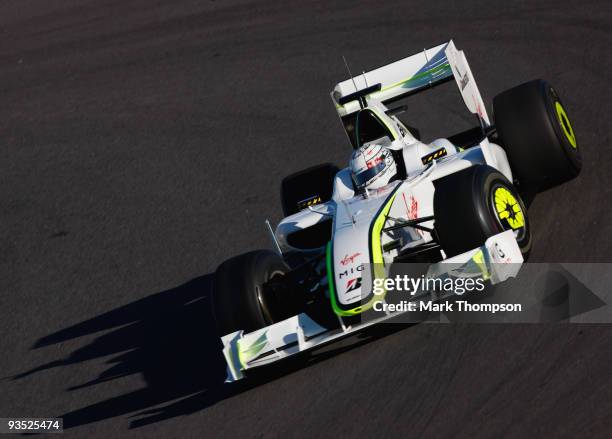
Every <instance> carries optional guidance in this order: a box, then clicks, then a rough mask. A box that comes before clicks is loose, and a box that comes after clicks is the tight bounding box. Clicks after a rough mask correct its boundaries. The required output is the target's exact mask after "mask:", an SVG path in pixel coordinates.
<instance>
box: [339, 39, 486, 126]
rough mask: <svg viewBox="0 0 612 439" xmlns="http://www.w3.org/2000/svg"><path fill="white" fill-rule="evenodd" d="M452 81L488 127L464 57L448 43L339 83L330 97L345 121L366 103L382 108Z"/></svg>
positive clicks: (483, 108)
mask: <svg viewBox="0 0 612 439" xmlns="http://www.w3.org/2000/svg"><path fill="white" fill-rule="evenodd" d="M453 77H454V78H455V80H456V82H457V85H458V87H459V91H460V92H461V95H462V97H463V100H464V102H465V104H466V106H467V107H468V109H469V110H470V111H471V112H472V113H474V114H478V116H479V118H480V120H481V122H482V123H483V125H485V126H488V125H490V122H489V117H488V115H487V113H486V109H485V106H484V103H483V101H482V97H481V96H480V92H479V91H478V87H477V86H476V81H475V80H474V77H473V76H472V72H471V70H470V67H469V65H468V63H467V60H466V58H465V55H464V53H463V51H460V50H457V48H456V47H455V44H454V43H453V41H452V40H451V41H449V42H448V43H444V44H440V45H439V46H436V47H432V48H431V49H425V50H423V52H420V53H417V54H415V55H412V56H409V57H407V58H404V59H401V60H399V61H396V62H394V63H391V64H387V65H386V66H383V67H379V68H377V69H374V70H371V71H369V72H364V73H362V74H360V75H357V76H355V77H354V78H349V79H347V80H345V81H342V82H340V83H338V84H337V85H336V86H335V87H334V89H333V90H332V93H331V95H332V100H333V101H334V104H335V106H336V111H337V112H338V115H339V116H340V117H341V118H345V117H346V116H349V115H351V114H352V113H355V112H356V111H358V110H359V109H360V108H361V105H363V106H366V104H367V102H368V100H375V101H379V102H382V103H383V104H384V103H387V102H390V101H394V100H397V99H400V98H402V97H405V96H407V95H409V94H412V93H415V92H418V91H421V90H423V89H427V88H430V87H433V86H435V85H438V84H441V83H443V82H446V81H449V80H450V79H451V78H453ZM347 101H348V102H347Z"/></svg>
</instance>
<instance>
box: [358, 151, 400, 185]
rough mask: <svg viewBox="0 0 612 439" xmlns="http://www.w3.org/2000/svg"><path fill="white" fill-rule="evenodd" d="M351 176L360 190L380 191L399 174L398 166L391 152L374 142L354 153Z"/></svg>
mask: <svg viewBox="0 0 612 439" xmlns="http://www.w3.org/2000/svg"><path fill="white" fill-rule="evenodd" d="M350 168H351V175H352V177H353V182H354V183H355V186H356V188H357V189H358V190H361V189H363V188H367V189H378V188H381V187H383V186H386V185H387V184H389V183H390V182H391V180H392V179H393V177H395V175H396V174H397V164H396V163H395V160H394V159H393V154H391V151H390V150H389V149H388V148H387V147H386V146H384V145H383V144H381V143H380V142H377V141H374V142H370V143H366V144H365V145H363V146H361V147H359V148H357V149H356V150H355V151H353V155H352V156H351V163H350Z"/></svg>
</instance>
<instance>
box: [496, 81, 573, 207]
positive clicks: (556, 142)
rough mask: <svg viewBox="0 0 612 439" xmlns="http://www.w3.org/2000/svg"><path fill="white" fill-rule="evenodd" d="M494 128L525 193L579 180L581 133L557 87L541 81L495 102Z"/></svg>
mask: <svg viewBox="0 0 612 439" xmlns="http://www.w3.org/2000/svg"><path fill="white" fill-rule="evenodd" d="M493 111H494V115H495V126H496V128H497V133H498V135H499V139H500V143H501V144H502V146H503V148H504V149H505V151H506V154H507V155H508V160H509V161H510V165H511V168H512V172H513V174H514V177H515V178H516V179H517V180H518V183H519V187H520V189H521V191H522V192H523V193H526V194H530V195H531V194H536V193H537V192H541V191H544V190H546V189H549V188H552V187H554V186H557V185H559V184H561V183H564V182H566V181H569V180H571V179H573V178H574V177H576V176H577V175H578V174H579V173H580V170H581V168H582V157H581V154H580V149H579V147H578V141H577V140H576V133H575V132H574V129H573V127H572V125H571V123H570V121H569V117H568V116H567V111H566V110H565V107H564V106H563V103H562V102H561V99H560V98H559V96H558V94H557V92H556V91H555V89H554V88H553V87H552V86H551V85H550V84H549V83H548V82H546V81H544V80H542V79H538V80H535V81H530V82H527V83H525V84H522V85H519V86H517V87H514V88H512V89H510V90H506V91H505V92H503V93H501V94H499V95H497V96H496V97H495V98H494V99H493Z"/></svg>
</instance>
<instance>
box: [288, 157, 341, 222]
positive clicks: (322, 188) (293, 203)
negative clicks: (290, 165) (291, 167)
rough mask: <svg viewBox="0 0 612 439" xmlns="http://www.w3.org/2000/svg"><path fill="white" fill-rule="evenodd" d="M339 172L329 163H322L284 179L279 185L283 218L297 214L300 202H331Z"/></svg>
mask: <svg viewBox="0 0 612 439" xmlns="http://www.w3.org/2000/svg"><path fill="white" fill-rule="evenodd" d="M339 170H340V169H339V168H338V167H337V166H335V165H333V164H331V163H324V164H322V165H317V166H313V167H311V168H308V169H304V170H303V171H299V172H296V173H295V174H291V175H289V176H287V177H285V178H284V179H283V181H282V183H281V204H282V207H283V213H284V214H285V216H289V215H293V214H294V213H297V212H299V211H300V210H301V209H300V207H299V203H300V202H301V201H304V200H308V199H313V201H316V203H315V204H318V203H324V202H325V201H329V200H331V197H332V192H333V182H334V177H335V176H336V174H337V173H338V171H339ZM315 197H316V200H315Z"/></svg>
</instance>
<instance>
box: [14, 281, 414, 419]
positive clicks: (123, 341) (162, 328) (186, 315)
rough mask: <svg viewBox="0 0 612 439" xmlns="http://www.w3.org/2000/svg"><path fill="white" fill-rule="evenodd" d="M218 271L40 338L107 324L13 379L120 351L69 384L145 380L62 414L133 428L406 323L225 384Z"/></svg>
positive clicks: (53, 339)
mask: <svg viewBox="0 0 612 439" xmlns="http://www.w3.org/2000/svg"><path fill="white" fill-rule="evenodd" d="M212 277H213V276H212V275H210V274H208V275H205V276H202V277H199V278H196V279H193V280H191V281H189V282H187V283H185V284H183V285H180V286H178V287H176V288H172V289H170V290H167V291H162V292H159V293H156V294H153V295H151V296H148V297H146V298H143V299H140V300H137V301H135V302H132V303H130V304H128V305H125V306H121V307H119V308H117V309H115V310H112V311H109V312H107V313H104V314H101V315H99V316H97V317H94V318H92V319H89V320H86V321H83V322H81V323H78V324H76V325H74V326H71V327H68V328H65V329H62V330H60V331H57V332H55V333H52V334H50V335H47V336H45V337H43V338H41V339H40V340H38V341H37V342H36V343H35V345H34V346H33V349H36V348H41V347H44V346H49V345H54V344H57V343H62V342H65V341H68V340H72V339H76V338H78V337H82V336H85V335H92V334H96V333H98V332H101V331H104V334H103V335H101V336H99V337H97V338H95V339H94V340H93V341H91V342H89V343H88V344H86V345H84V346H82V347H80V348H78V349H76V350H74V351H73V352H71V353H70V354H69V355H68V356H67V357H66V358H64V359H60V360H54V361H50V362H48V363H46V364H43V365H41V366H39V367H36V368H34V369H31V370H29V371H26V372H23V373H21V374H19V375H16V376H14V377H13V379H15V380H18V379H20V378H24V377H26V376H28V375H31V374H35V373H38V372H41V371H44V370H48V369H51V368H55V367H63V366H69V365H76V364H80V365H81V366H82V367H88V366H87V365H86V364H85V362H88V361H90V360H94V359H100V358H102V357H107V356H109V355H113V354H115V355H116V356H115V357H112V358H111V360H110V361H108V364H109V367H108V368H107V369H106V370H105V371H104V372H102V373H101V374H99V375H98V376H95V377H92V379H91V380H89V381H86V382H83V383H80V384H78V385H76V386H72V387H70V388H68V389H67V390H68V391H75V390H78V389H86V388H90V387H92V386H96V385H102V384H103V383H106V384H107V385H112V384H110V383H113V381H114V380H117V379H120V378H122V377H125V376H128V375H132V374H140V375H141V376H142V377H143V379H144V381H145V383H146V386H145V387H143V388H141V389H139V390H135V391H130V392H128V393H125V394H123V395H120V396H116V397H113V398H109V399H105V400H102V401H99V402H96V403H94V404H91V405H88V406H84V407H81V408H78V409H76V410H74V411H71V412H68V413H64V414H58V417H62V418H63V420H64V428H65V429H70V428H74V427H78V426H80V425H84V424H89V423H94V422H99V421H103V420H105V419H109V418H114V417H117V416H129V426H130V428H138V427H141V426H144V425H148V424H152V423H156V422H160V421H163V420H166V419H170V418H173V417H176V416H183V415H186V414H190V413H194V412H197V411H200V410H203V409H206V408H207V407H209V406H211V405H214V404H216V403H217V402H219V401H222V400H224V399H226V398H229V397H232V396H235V395H237V394H239V393H242V392H245V391H248V390H250V389H253V388H254V387H257V386H258V385H260V384H263V383H266V382H270V381H272V380H274V379H277V378H280V377H282V376H285V375H288V374H290V373H292V372H294V371H296V370H298V369H300V368H304V367H308V365H311V364H314V363H318V362H321V361H323V360H325V359H327V358H330V357H332V356H334V355H337V354H338V353H340V352H343V351H346V350H348V349H353V348H355V347H357V346H359V345H362V344H365V343H368V342H370V341H372V340H375V339H379V338H381V337H384V336H386V335H389V334H392V333H394V332H397V331H399V330H401V329H403V328H405V327H406V326H407V325H399V324H398V325H383V327H380V328H372V329H370V330H369V331H367V332H364V333H361V334H358V335H357V336H354V337H353V338H352V340H351V341H352V342H351V343H349V344H348V345H347V344H346V343H343V344H342V346H341V347H339V348H333V349H330V350H327V351H325V352H324V353H320V354H316V355H309V356H301V357H300V356H298V357H297V358H292V359H288V360H285V361H283V362H281V363H279V364H276V365H273V366H270V367H267V368H263V369H261V370H258V371H257V373H255V374H250V375H249V377H248V379H246V380H243V381H240V382H238V383H233V384H224V380H225V372H226V366H225V361H224V359H223V355H222V353H221V347H222V345H221V341H220V339H219V337H218V335H217V334H216V330H215V328H214V324H213V318H212V314H211V306H210V297H211V286H212ZM109 331H110V332H109Z"/></svg>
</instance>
